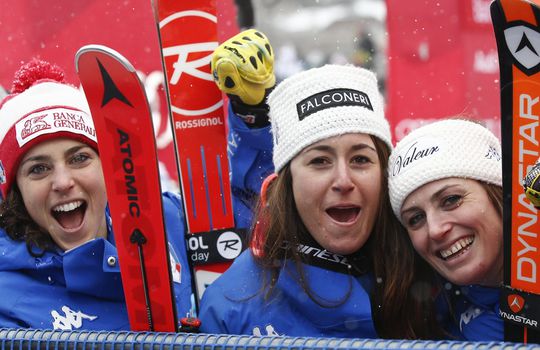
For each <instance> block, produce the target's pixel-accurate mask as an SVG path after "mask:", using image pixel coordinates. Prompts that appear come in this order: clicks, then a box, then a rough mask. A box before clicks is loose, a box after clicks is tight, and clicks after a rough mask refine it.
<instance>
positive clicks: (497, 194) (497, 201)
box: [480, 181, 503, 218]
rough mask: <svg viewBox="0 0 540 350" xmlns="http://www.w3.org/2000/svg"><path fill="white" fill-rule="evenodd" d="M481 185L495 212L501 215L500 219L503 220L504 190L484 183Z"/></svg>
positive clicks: (481, 182)
mask: <svg viewBox="0 0 540 350" xmlns="http://www.w3.org/2000/svg"><path fill="white" fill-rule="evenodd" d="M480 184H481V185H482V187H483V188H484V190H486V193H487V195H488V198H489V200H490V202H491V204H493V207H494V208H495V210H497V213H498V214H499V217H501V218H502V215H503V189H502V187H501V186H499V185H494V184H489V183H486V182H483V181H480Z"/></svg>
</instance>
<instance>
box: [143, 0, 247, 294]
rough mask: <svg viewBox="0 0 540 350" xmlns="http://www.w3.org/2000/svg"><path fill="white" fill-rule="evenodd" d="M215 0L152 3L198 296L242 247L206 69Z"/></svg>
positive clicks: (214, 92)
mask: <svg viewBox="0 0 540 350" xmlns="http://www.w3.org/2000/svg"><path fill="white" fill-rule="evenodd" d="M215 5H216V4H215V0H199V1H196V2H195V1H174V0H155V1H154V13H155V15H156V21H157V23H158V29H159V34H160V44H161V49H162V58H163V66H164V71H165V73H166V84H165V85H166V86H167V92H168V93H167V95H168V98H169V106H170V117H171V124H172V126H173V130H174V140H175V143H176V151H177V153H176V154H177V158H178V163H179V166H178V167H179V172H180V180H181V186H182V193H183V198H184V206H185V211H186V218H187V223H188V231H189V233H190V234H196V235H193V236H191V237H189V239H188V247H189V249H190V254H189V255H190V258H191V262H192V263H193V265H194V270H195V272H194V275H195V280H196V285H197V294H198V296H199V298H200V297H201V295H202V293H203V291H204V289H205V288H206V286H207V285H209V284H210V283H212V282H213V281H214V280H215V279H216V278H217V277H218V276H219V275H220V274H221V273H222V272H224V271H225V270H226V269H227V267H228V266H229V265H230V262H231V261H232V260H233V259H234V258H236V257H237V256H238V255H239V254H240V252H241V251H242V250H243V249H244V246H245V244H244V242H243V235H242V234H241V232H239V231H238V230H234V229H231V228H233V227H234V214H233V210H232V198H231V186H230V179H229V167H228V157H227V133H226V127H225V113H224V110H223V98H222V93H221V91H220V90H219V89H218V87H217V86H216V84H215V83H214V80H213V77H212V74H211V72H210V60H211V57H212V53H213V51H214V50H215V49H216V48H217V47H218V39H217V17H216V6H215Z"/></svg>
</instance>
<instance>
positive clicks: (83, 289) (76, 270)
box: [0, 193, 191, 330]
mask: <svg viewBox="0 0 540 350" xmlns="http://www.w3.org/2000/svg"><path fill="white" fill-rule="evenodd" d="M181 208H182V204H181V201H180V197H179V196H178V195H175V194H172V193H165V194H164V195H163V209H164V215H165V225H166V227H167V234H168V239H169V249H170V256H171V266H172V267H174V269H173V279H174V282H173V284H174V292H175V297H176V302H177V309H178V311H179V316H184V314H185V313H186V312H187V310H189V309H190V306H191V303H190V295H191V285H190V274H189V268H188V265H187V260H186V254H185V241H184V238H183V237H184V228H183V225H179V224H178V223H179V222H182V220H183V218H182V215H183V214H182V212H181ZM107 231H108V234H107V239H104V238H96V239H94V240H91V241H88V242H86V243H85V244H83V245H81V246H79V247H76V248H73V249H70V250H68V251H65V252H64V251H61V250H60V249H58V250H57V251H46V252H45V253H44V254H43V256H41V257H34V256H32V255H30V254H29V252H28V250H27V248H26V243H25V242H23V241H14V240H12V239H11V238H9V237H8V236H7V234H6V232H5V231H4V230H2V229H0V291H2V292H1V294H2V298H0V327H11V328H43V329H58V330H77V329H85V330H129V321H128V317H127V311H126V304H125V299H124V292H123V288H122V281H121V276H120V268H119V264H118V253H117V250H116V247H115V245H114V235H113V233H112V227H111V220H110V216H109V215H107ZM182 313H183V314H182Z"/></svg>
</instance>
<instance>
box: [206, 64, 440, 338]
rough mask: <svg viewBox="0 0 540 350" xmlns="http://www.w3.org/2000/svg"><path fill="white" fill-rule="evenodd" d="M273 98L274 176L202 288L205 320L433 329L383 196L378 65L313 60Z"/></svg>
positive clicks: (264, 331) (303, 330)
mask: <svg viewBox="0 0 540 350" xmlns="http://www.w3.org/2000/svg"><path fill="white" fill-rule="evenodd" d="M268 104H269V107H270V121H271V128H272V134H273V144H274V153H273V161H274V166H275V172H276V173H277V175H275V176H274V177H272V178H270V180H268V181H267V182H266V184H265V185H263V190H262V197H263V199H262V201H261V204H260V206H259V211H258V213H259V214H258V216H257V218H256V220H257V226H256V229H255V232H254V236H253V238H252V248H251V249H249V250H248V251H246V252H244V253H243V254H242V255H241V256H240V257H239V258H237V259H236V261H235V262H234V264H233V265H232V266H231V267H230V268H229V270H227V271H226V272H225V273H224V274H223V275H222V276H221V277H220V278H219V279H218V280H217V281H216V282H214V283H213V284H212V285H210V286H209V287H208V288H207V289H206V291H205V293H204V296H203V299H202V301H201V311H200V317H201V321H202V326H201V330H202V331H203V332H208V333H227V334H252V335H288V336H327V337H363V338H376V337H379V336H384V337H394V338H422V337H423V338H430V337H432V338H436V337H438V336H440V334H439V333H437V332H435V331H432V330H433V329H435V328H436V324H437V322H435V321H434V319H435V316H434V312H433V309H429V307H428V306H429V305H432V300H430V296H429V291H428V292H426V291H424V290H422V288H421V287H420V288H418V289H416V290H415V291H412V292H411V288H410V287H411V286H412V283H413V281H412V277H413V272H412V271H413V269H414V266H415V260H414V259H415V256H414V253H413V252H404V254H402V249H401V246H403V244H401V242H402V241H403V240H404V238H402V237H404V236H405V233H404V232H401V231H400V232H401V233H402V235H401V236H396V235H395V234H392V235H390V232H391V231H392V232H393V231H394V230H400V225H399V222H398V221H397V220H396V218H395V217H394V215H393V214H392V212H391V209H390V203H389V201H388V195H387V188H386V169H387V160H388V156H389V154H390V150H391V148H392V144H391V136H390V128H389V125H388V122H387V120H386V119H385V117H384V113H383V103H382V99H381V96H380V94H379V91H378V88H377V80H376V78H375V75H374V74H373V73H372V72H370V71H367V70H365V69H361V68H357V67H353V66H337V65H327V66H324V67H321V68H314V69H310V70H307V71H305V72H302V73H299V74H296V75H294V76H291V77H289V78H287V79H286V80H284V81H283V82H281V83H280V84H278V86H277V87H276V88H275V89H274V90H273V91H272V92H271V93H270V95H269V97H268ZM266 186H267V190H265V189H264V188H265V187H266ZM401 230H402V228H401ZM387 237H392V240H388V239H387ZM390 290H392V291H390ZM415 293H416V295H419V294H422V295H425V294H427V297H426V299H422V300H419V299H415V298H414V295H413V294H415ZM388 295H393V296H394V297H392V298H386V297H387V296H388ZM424 305H427V307H423V306H424Z"/></svg>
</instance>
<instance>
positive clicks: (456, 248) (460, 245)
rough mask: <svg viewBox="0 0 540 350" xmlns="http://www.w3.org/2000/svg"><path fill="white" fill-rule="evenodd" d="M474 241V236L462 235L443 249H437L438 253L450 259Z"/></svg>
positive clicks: (445, 258) (462, 251)
mask: <svg viewBox="0 0 540 350" xmlns="http://www.w3.org/2000/svg"><path fill="white" fill-rule="evenodd" d="M473 242H474V237H473V236H469V237H464V238H462V239H460V240H458V241H457V242H456V243H454V244H452V245H451V246H450V247H449V248H448V249H443V250H440V251H439V255H440V256H441V258H443V259H444V260H448V259H452V258H454V257H456V256H458V255H460V254H462V253H464V252H465V251H466V250H467V248H469V247H470V246H471V244H473Z"/></svg>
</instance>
